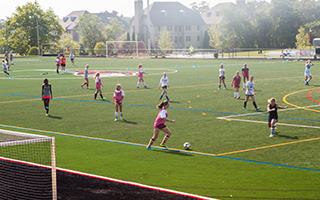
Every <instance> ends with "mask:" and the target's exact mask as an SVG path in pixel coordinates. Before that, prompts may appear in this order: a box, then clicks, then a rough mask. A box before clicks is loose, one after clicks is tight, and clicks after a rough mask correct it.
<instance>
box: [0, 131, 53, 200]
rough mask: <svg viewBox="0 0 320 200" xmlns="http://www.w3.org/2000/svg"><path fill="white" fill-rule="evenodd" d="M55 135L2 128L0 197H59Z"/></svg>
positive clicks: (38, 198) (0, 141)
mask: <svg viewBox="0 0 320 200" xmlns="http://www.w3.org/2000/svg"><path fill="white" fill-rule="evenodd" d="M55 157H56V156H55V139H54V137H48V136H42V135H35V134H30V133H21V132H16V131H9V130H3V129H0V197H1V198H0V199H2V198H3V199H34V200H43V199H53V200H56V199H57V179H56V159H55Z"/></svg>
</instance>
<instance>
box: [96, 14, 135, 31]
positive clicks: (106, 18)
mask: <svg viewBox="0 0 320 200" xmlns="http://www.w3.org/2000/svg"><path fill="white" fill-rule="evenodd" d="M93 14H95V15H97V16H98V17H100V18H101V19H102V22H103V23H104V24H110V20H111V19H112V18H117V20H118V22H120V23H121V24H123V25H124V28H125V29H129V28H130V26H129V24H128V23H127V22H125V21H123V20H122V19H121V18H120V17H118V16H117V15H115V14H113V13H109V12H103V13H93Z"/></svg>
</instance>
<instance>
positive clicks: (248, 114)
mask: <svg viewBox="0 0 320 200" xmlns="http://www.w3.org/2000/svg"><path fill="white" fill-rule="evenodd" d="M314 107H320V104H318V105H312V106H304V107H298V108H287V109H279V110H278V112H284V111H290V110H299V109H303V108H314ZM267 113H268V112H255V113H247V114H240V115H229V116H225V117H218V118H224V119H227V118H231V117H243V116H250V115H262V114H267ZM218 118H217V119H218Z"/></svg>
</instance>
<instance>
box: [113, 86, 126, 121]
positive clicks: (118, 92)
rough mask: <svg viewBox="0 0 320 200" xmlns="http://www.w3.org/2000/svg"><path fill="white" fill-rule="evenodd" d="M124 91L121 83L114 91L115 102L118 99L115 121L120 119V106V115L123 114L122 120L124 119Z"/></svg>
mask: <svg viewBox="0 0 320 200" xmlns="http://www.w3.org/2000/svg"><path fill="white" fill-rule="evenodd" d="M124 95H125V94H124V91H123V90H121V85H120V84H117V86H116V90H115V91H114V94H113V102H112V103H113V104H114V101H116V112H115V117H116V118H115V119H114V121H115V122H116V121H118V108H120V116H121V120H123V113H122V102H123V98H124Z"/></svg>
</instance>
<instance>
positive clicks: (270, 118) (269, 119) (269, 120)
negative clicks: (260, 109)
mask: <svg viewBox="0 0 320 200" xmlns="http://www.w3.org/2000/svg"><path fill="white" fill-rule="evenodd" d="M273 119H275V120H276V122H277V121H278V117H269V118H268V122H271V121H272V120H273Z"/></svg>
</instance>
